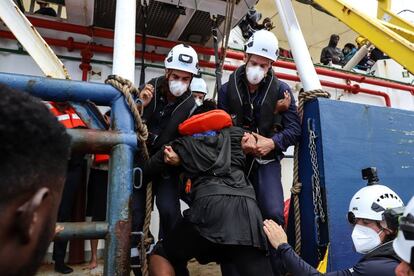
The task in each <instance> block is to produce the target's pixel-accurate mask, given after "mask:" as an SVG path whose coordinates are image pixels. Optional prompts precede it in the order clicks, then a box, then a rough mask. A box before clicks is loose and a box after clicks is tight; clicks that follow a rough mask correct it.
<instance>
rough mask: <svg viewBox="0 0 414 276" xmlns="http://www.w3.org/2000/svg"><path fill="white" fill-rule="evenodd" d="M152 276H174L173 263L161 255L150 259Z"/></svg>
mask: <svg viewBox="0 0 414 276" xmlns="http://www.w3.org/2000/svg"><path fill="white" fill-rule="evenodd" d="M149 272H150V273H149V275H150V276H174V275H175V271H174V267H173V266H172V265H171V263H170V262H169V261H168V260H167V259H166V258H164V257H161V256H160V255H152V256H151V257H150V258H149Z"/></svg>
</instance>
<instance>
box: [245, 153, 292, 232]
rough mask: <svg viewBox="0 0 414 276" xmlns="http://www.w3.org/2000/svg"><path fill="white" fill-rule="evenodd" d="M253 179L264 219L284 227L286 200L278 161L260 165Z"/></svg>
mask: <svg viewBox="0 0 414 276" xmlns="http://www.w3.org/2000/svg"><path fill="white" fill-rule="evenodd" d="M256 170H257V171H256V172H255V174H254V175H252V177H251V179H250V180H251V181H252V183H253V187H254V190H255V192H256V199H257V204H258V205H259V208H260V211H261V212H262V216H263V219H272V220H274V221H276V222H277V223H278V224H279V225H284V216H283V210H284V198H283V187H282V179H281V167H280V163H279V162H277V161H274V162H271V163H269V164H263V165H259V166H258V168H257V169H256Z"/></svg>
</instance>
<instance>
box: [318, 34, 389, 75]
mask: <svg viewBox="0 0 414 276" xmlns="http://www.w3.org/2000/svg"><path fill="white" fill-rule="evenodd" d="M338 42H339V35H337V34H333V35H331V37H330V39H329V43H328V46H326V47H324V48H323V49H322V51H321V57H320V62H321V63H322V64H324V65H329V66H332V65H333V64H335V65H338V66H345V65H346V64H347V63H348V62H349V61H350V60H351V59H352V57H353V56H354V55H355V54H356V53H357V51H358V50H359V49H360V48H361V47H362V46H363V45H364V44H366V40H365V39H364V38H363V37H357V38H356V40H355V42H356V44H357V45H356V46H355V44H353V43H346V44H345V45H344V47H343V49H342V50H341V49H340V48H338ZM388 58H389V57H388V56H387V55H385V54H384V53H383V52H382V51H381V50H380V49H378V48H375V47H374V48H373V49H371V50H370V51H369V52H368V54H366V55H365V56H364V57H363V58H362V59H361V60H359V61H358V63H357V64H356V65H355V66H354V67H355V68H356V69H360V70H364V71H366V70H368V69H369V68H371V67H372V66H373V65H374V64H375V62H377V61H378V60H381V59H388Z"/></svg>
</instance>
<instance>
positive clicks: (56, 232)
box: [55, 224, 65, 235]
mask: <svg viewBox="0 0 414 276" xmlns="http://www.w3.org/2000/svg"><path fill="white" fill-rule="evenodd" d="M64 229H65V227H63V226H62V225H58V224H56V226H55V235H57V234H59V233H60V232H62V231H63V230H64Z"/></svg>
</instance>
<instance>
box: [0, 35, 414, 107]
mask: <svg viewBox="0 0 414 276" xmlns="http://www.w3.org/2000/svg"><path fill="white" fill-rule="evenodd" d="M0 37H4V38H8V39H15V38H14V36H13V34H12V33H10V32H7V31H0ZM44 39H45V41H46V42H47V43H48V44H50V45H53V46H58V47H65V48H67V49H68V50H69V49H79V50H84V49H90V51H93V52H100V53H107V54H112V52H113V48H112V47H109V46H102V45H96V44H90V43H83V42H76V41H74V40H73V38H68V39H67V40H61V39H55V38H44ZM141 54H142V52H141V51H136V52H135V55H136V56H141ZM144 58H145V59H147V60H151V61H161V62H162V61H164V59H165V56H164V55H160V54H156V53H152V52H145V53H144ZM276 63H283V64H282V65H283V66H282V67H284V68H288V67H289V68H288V69H292V65H293V66H295V65H294V64H293V63H287V62H285V61H277V62H276ZM286 64H288V67H286ZM199 65H200V67H205V68H216V65H215V64H214V62H210V61H205V60H200V61H199ZM236 68H237V66H235V65H229V64H224V65H223V69H224V70H228V71H234V70H236ZM294 68H296V67H294ZM336 73H340V72H336ZM275 75H276V76H277V77H278V78H279V79H283V80H289V81H300V78H299V77H298V76H296V75H290V74H286V73H275ZM320 82H321V85H322V86H325V87H331V88H337V89H343V90H345V91H348V92H350V93H353V94H358V93H364V94H370V95H375V96H380V97H383V98H384V100H385V104H386V106H387V107H391V99H390V97H389V95H388V94H387V93H385V92H381V91H375V90H371V89H367V88H361V87H360V86H359V85H358V84H354V85H349V84H341V83H336V82H331V81H325V80H320ZM377 85H378V84H377ZM413 89H414V87H413Z"/></svg>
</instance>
